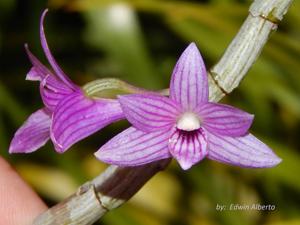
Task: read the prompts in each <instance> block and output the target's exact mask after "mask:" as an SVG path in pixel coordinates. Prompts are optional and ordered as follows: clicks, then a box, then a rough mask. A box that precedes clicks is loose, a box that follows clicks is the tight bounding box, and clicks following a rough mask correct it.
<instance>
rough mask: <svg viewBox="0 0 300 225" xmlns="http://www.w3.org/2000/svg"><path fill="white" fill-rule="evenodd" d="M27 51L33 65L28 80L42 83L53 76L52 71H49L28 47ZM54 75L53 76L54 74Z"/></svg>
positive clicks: (26, 47)
mask: <svg viewBox="0 0 300 225" xmlns="http://www.w3.org/2000/svg"><path fill="white" fill-rule="evenodd" d="M25 50H26V53H27V55H28V58H29V60H30V62H31V64H32V65H33V67H32V68H31V69H30V71H29V72H28V73H27V76H26V80H32V81H42V80H43V79H44V78H45V77H46V76H48V75H51V74H52V73H51V72H50V70H48V69H47V67H45V66H44V65H43V64H42V63H41V62H40V61H39V60H38V59H37V58H36V57H35V56H34V55H33V54H32V53H31V52H30V50H29V48H28V45H27V44H26V45H25ZM52 75H53V74H52Z"/></svg>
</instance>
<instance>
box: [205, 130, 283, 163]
mask: <svg viewBox="0 0 300 225" xmlns="http://www.w3.org/2000/svg"><path fill="white" fill-rule="evenodd" d="M208 141H209V144H208V148H209V149H208V158H210V159H212V160H216V161H219V162H222V163H227V164H232V165H236V166H241V167H252V168H262V167H273V166H276V165H277V164H278V163H280V162H281V159H280V158H279V157H278V156H276V155H275V154H274V153H273V151H272V150H271V149H270V148H269V147H268V146H267V145H265V144H264V143H262V142H261V141H260V140H258V139H257V138H256V137H254V136H253V135H252V134H247V135H246V136H243V137H226V136H221V135H216V134H212V133H208Z"/></svg>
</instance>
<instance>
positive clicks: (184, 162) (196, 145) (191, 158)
mask: <svg viewBox="0 0 300 225" xmlns="http://www.w3.org/2000/svg"><path fill="white" fill-rule="evenodd" d="M169 150H170V152H171V154H172V155H173V157H174V158H176V159H177V161H178V163H179V164H180V166H181V168H182V169H184V170H187V169H189V168H191V167H192V166H193V165H194V164H196V163H198V162H199V161H200V160H202V159H203V158H204V157H205V156H206V154H207V138H206V136H205V133H204V131H203V130H202V129H201V128H200V129H198V130H195V131H182V130H179V129H174V131H173V133H172V134H171V136H170V139H169Z"/></svg>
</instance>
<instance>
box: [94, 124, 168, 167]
mask: <svg viewBox="0 0 300 225" xmlns="http://www.w3.org/2000/svg"><path fill="white" fill-rule="evenodd" d="M168 138H169V135H168V132H161V131H159V132H151V133H144V132H142V131H140V130H137V129H136V128H134V127H130V128H128V129H126V130H125V131H123V132H121V133H120V134H118V135H117V136H115V137H114V138H112V139H111V140H110V141H109V142H107V143H106V144H105V145H103V146H102V147H101V148H100V149H99V150H98V151H97V152H96V153H95V156H96V157H97V158H98V159H99V160H101V161H103V162H106V163H109V164H114V165H119V166H139V165H143V164H146V163H150V162H153V161H156V160H160V159H165V158H170V157H171V154H170V153H169V150H168Z"/></svg>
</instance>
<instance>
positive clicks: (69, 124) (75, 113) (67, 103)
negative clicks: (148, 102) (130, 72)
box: [50, 91, 124, 153]
mask: <svg viewBox="0 0 300 225" xmlns="http://www.w3.org/2000/svg"><path fill="white" fill-rule="evenodd" d="M122 118H124V115H123V112H122V109H121V106H120V104H119V102H118V101H117V100H108V99H90V98H87V97H86V96H84V94H83V93H82V92H81V91H76V92H74V93H72V94H70V95H68V96H66V97H65V98H64V99H62V100H61V101H60V102H59V103H58V105H57V107H56V109H55V111H54V113H53V116H52V126H51V132H50V135H51V139H52V141H53V143H54V145H55V149H56V150H57V151H58V152H61V153H62V152H64V151H66V150H67V149H68V148H69V147H70V146H71V145H73V144H74V143H76V142H78V141H80V140H82V139H84V138H85V137H87V136H89V135H91V134H93V133H95V132H96V131H98V130H100V129H101V128H103V127H104V126H106V125H108V124H110V123H112V122H115V121H117V120H120V119H122Z"/></svg>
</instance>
